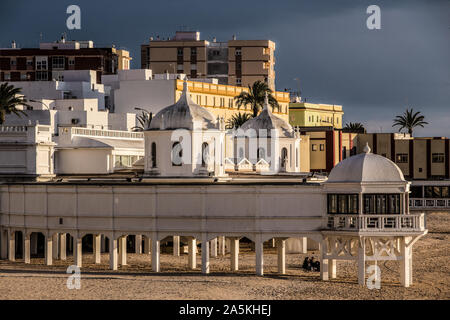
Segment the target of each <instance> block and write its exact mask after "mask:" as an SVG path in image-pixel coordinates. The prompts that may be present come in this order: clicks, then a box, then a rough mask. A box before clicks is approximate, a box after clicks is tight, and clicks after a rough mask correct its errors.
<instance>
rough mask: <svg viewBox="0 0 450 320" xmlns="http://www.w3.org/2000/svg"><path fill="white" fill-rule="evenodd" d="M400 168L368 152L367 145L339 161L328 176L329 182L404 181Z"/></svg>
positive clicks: (384, 158)
mask: <svg viewBox="0 0 450 320" xmlns="http://www.w3.org/2000/svg"><path fill="white" fill-rule="evenodd" d="M404 181H405V178H404V177H403V173H402V171H401V170H400V168H399V167H398V166H397V165H396V164H395V163H394V162H392V161H391V160H389V159H387V158H386V157H383V156H380V155H377V154H373V153H370V148H369V146H368V145H366V146H365V148H364V153H361V154H358V155H355V156H352V157H350V158H348V159H345V160H343V161H341V162H339V163H338V164H337V165H336V167H334V168H333V170H331V172H330V175H329V176H328V180H327V183H329V182H404Z"/></svg>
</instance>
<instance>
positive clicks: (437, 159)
mask: <svg viewBox="0 0 450 320" xmlns="http://www.w3.org/2000/svg"><path fill="white" fill-rule="evenodd" d="M444 161H445V156H444V154H443V153H433V154H432V155H431V162H433V163H443V162H444Z"/></svg>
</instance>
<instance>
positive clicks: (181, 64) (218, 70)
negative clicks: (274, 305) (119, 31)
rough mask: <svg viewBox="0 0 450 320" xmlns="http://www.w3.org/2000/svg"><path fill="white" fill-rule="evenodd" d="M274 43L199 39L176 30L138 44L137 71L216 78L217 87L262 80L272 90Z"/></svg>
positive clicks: (190, 33) (193, 33)
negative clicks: (138, 64) (218, 84)
mask: <svg viewBox="0 0 450 320" xmlns="http://www.w3.org/2000/svg"><path fill="white" fill-rule="evenodd" d="M274 52H275V43H274V42H273V41H270V40H236V39H235V37H233V40H229V41H228V42H216V41H215V39H213V41H211V42H210V41H207V40H201V39H200V32H183V31H177V32H176V33H175V36H174V37H173V38H170V39H167V40H166V39H159V37H158V38H156V39H153V37H152V38H150V41H149V43H148V44H143V45H141V68H142V69H152V71H153V72H154V73H165V72H169V73H185V74H187V75H188V77H189V78H217V79H219V83H220V84H229V85H236V86H247V85H252V84H253V83H254V82H255V81H258V80H261V81H265V82H266V83H267V84H268V85H269V87H270V88H271V89H272V90H275V71H274V65H275V57H274Z"/></svg>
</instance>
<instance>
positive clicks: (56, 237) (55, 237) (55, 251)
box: [52, 233, 59, 260]
mask: <svg viewBox="0 0 450 320" xmlns="http://www.w3.org/2000/svg"><path fill="white" fill-rule="evenodd" d="M58 240H59V233H54V234H53V236H52V241H53V244H52V249H53V252H52V255H53V259H56V260H57V259H59V255H58V253H59V252H58V242H59V241H58Z"/></svg>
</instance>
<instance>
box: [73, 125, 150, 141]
mask: <svg viewBox="0 0 450 320" xmlns="http://www.w3.org/2000/svg"><path fill="white" fill-rule="evenodd" d="M71 133H72V135H78V136H95V137H105V138H122V139H123V138H125V139H143V138H144V134H143V133H142V132H129V131H119V130H99V129H87V128H77V127H72V128H71Z"/></svg>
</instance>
